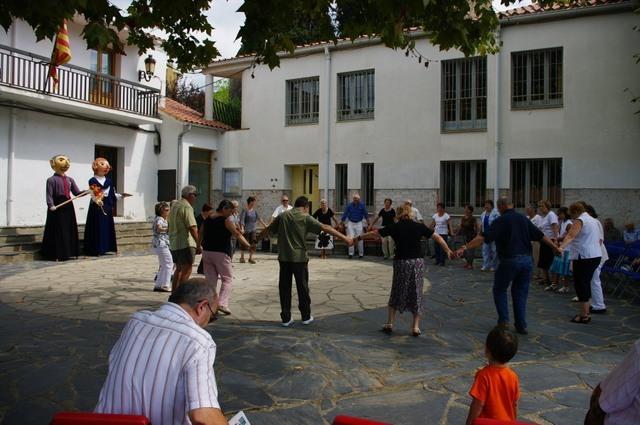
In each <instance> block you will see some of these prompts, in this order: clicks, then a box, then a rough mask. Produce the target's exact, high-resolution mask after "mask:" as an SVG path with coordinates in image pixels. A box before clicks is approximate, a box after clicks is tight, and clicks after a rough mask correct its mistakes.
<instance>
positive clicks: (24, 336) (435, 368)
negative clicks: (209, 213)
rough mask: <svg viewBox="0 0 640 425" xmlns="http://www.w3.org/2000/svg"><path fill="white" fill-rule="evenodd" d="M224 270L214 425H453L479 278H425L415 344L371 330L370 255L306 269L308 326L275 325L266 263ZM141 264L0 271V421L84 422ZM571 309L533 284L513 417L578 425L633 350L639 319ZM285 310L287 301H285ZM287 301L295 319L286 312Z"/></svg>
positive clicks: (614, 309)
mask: <svg viewBox="0 0 640 425" xmlns="http://www.w3.org/2000/svg"><path fill="white" fill-rule="evenodd" d="M257 259H258V264H256V265H250V264H237V263H236V264H235V266H234V267H235V274H236V281H235V287H234V292H233V294H232V303H231V306H230V308H231V309H232V310H233V315H231V316H229V317H223V318H221V319H220V320H219V321H218V322H216V323H215V324H214V325H213V326H211V327H209V328H208V330H209V331H211V332H212V334H213V338H214V340H215V341H216V343H217V345H218V355H217V358H216V363H215V370H216V375H217V378H218V388H219V391H220V398H221V403H222V407H223V409H224V411H225V412H226V413H228V414H231V413H233V412H235V411H237V410H240V409H242V410H244V411H245V412H246V413H247V415H248V417H249V419H250V420H251V423H252V424H253V425H271V424H273V425H275V424H292V425H293V424H295V425H306V424H314V425H315V424H328V423H330V422H331V420H332V419H333V417H334V416H335V415H336V414H352V415H355V416H367V417H371V418H376V419H379V420H384V421H387V422H392V423H394V424H396V425H402V424H424V425H427V424H433V425H447V424H451V425H453V424H461V423H464V420H465V418H466V413H467V407H468V403H469V397H468V395H467V391H468V389H469V387H470V385H471V383H472V381H473V375H474V372H475V370H476V369H477V368H478V367H481V366H482V365H483V363H484V348H483V343H484V338H485V336H486V333H487V332H488V330H489V329H490V328H491V327H492V326H493V325H494V324H495V313H494V308H493V301H492V297H491V282H492V275H491V274H489V273H482V272H480V271H473V272H467V271H465V270H463V269H462V267H461V265H462V263H460V262H452V263H449V264H448V266H447V267H439V268H436V267H433V266H429V268H428V271H427V275H426V276H427V278H428V280H429V282H428V284H427V285H425V290H426V292H427V303H428V304H427V312H426V314H425V316H424V318H423V321H422V329H423V335H422V336H421V337H419V338H413V337H411V336H408V330H409V323H408V319H409V316H407V315H406V314H405V315H404V316H403V317H401V320H400V321H399V322H398V323H397V326H396V332H395V333H394V334H393V335H391V336H388V335H385V334H383V333H382V332H380V331H379V329H380V327H381V325H382V324H383V323H384V322H385V319H386V309H385V307H384V306H385V304H386V301H387V297H388V291H389V287H390V281H391V263H390V262H382V261H381V260H380V259H377V258H374V257H371V258H367V259H365V260H350V261H349V260H346V259H343V258H336V259H330V260H326V261H321V260H319V259H317V258H313V259H312V260H311V262H310V287H311V292H312V293H311V297H312V303H313V307H312V308H313V314H314V316H315V317H316V321H315V322H314V323H313V324H312V325H310V326H304V327H303V326H301V325H300V324H299V319H300V317H299V313H298V314H296V312H295V311H294V319H296V320H297V321H298V323H297V324H296V325H295V326H294V327H293V328H291V329H283V328H281V327H280V326H278V320H279V310H280V308H279V303H278V295H277V261H276V258H275V256H272V255H269V254H262V255H258V256H257ZM156 269H157V260H156V257H155V256H151V255H129V256H122V257H106V258H102V259H99V260H92V259H87V260H79V261H74V262H70V263H65V264H52V263H44V262H32V263H24V264H18V265H11V266H2V268H0V382H2V385H0V422H2V423H4V424H47V423H49V421H50V419H51V416H52V414H53V413H54V412H56V411H60V410H72V409H78V410H91V409H92V408H93V407H94V405H95V402H96V400H97V396H98V393H99V390H100V387H101V386H102V383H103V380H104V377H105V375H106V371H107V357H108V354H109V350H110V349H111V347H112V345H113V344H114V342H115V340H116V339H117V337H118V335H119V333H120V331H121V329H122V327H123V325H124V323H125V322H126V320H127V319H128V317H129V315H130V314H131V313H132V312H134V311H136V310H138V309H143V308H155V307H157V306H158V305H159V304H160V303H161V302H162V301H164V300H166V294H162V293H154V292H152V291H151V288H152V282H151V279H152V277H153V275H154V273H155V270H156ZM570 298H571V296H563V295H557V294H549V293H545V292H543V290H542V287H540V286H536V285H534V286H532V287H531V290H530V296H529V310H528V319H529V331H530V334H529V335H528V336H524V337H522V338H521V340H520V341H521V342H520V349H519V352H518V354H517V355H516V357H515V358H514V361H513V362H512V366H513V368H514V369H515V371H516V372H517V373H518V375H519V376H520V381H521V390H522V398H521V401H520V404H519V417H520V418H522V419H528V420H530V421H533V422H536V423H539V424H558V425H560V424H561V425H573V424H576V425H577V424H582V421H583V418H584V412H585V411H586V407H587V405H588V399H589V395H590V392H591V388H592V387H593V386H595V385H596V384H597V383H598V382H599V380H600V379H601V378H602V377H603V376H604V375H606V373H607V372H608V371H609V370H610V369H611V368H612V367H613V366H614V365H615V364H617V363H618V362H619V361H620V360H621V359H622V357H623V356H624V354H625V353H626V352H627V350H628V348H629V347H630V344H631V343H632V342H633V341H634V340H636V339H637V338H639V337H640V306H638V305H630V304H628V303H626V302H625V301H624V300H619V299H609V300H607V301H608V307H609V314H607V315H604V316H595V317H594V320H593V322H592V323H591V324H590V325H579V324H571V323H569V318H570V317H571V313H573V311H574V308H573V306H572V305H571V302H570ZM294 300H295V297H294ZM295 304H296V303H295V301H294V305H295Z"/></svg>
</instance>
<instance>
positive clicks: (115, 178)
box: [93, 145, 122, 217]
mask: <svg viewBox="0 0 640 425" xmlns="http://www.w3.org/2000/svg"><path fill="white" fill-rule="evenodd" d="M119 149H120V148H114V147H113V146H100V145H96V147H95V149H94V156H93V157H94V158H104V159H106V160H107V161H109V165H111V171H109V174H107V177H109V178H110V179H111V181H112V182H113V187H114V188H115V190H118V189H119V190H121V191H122V187H121V185H120V173H119V172H118V170H119V169H120V168H119V165H120V164H119V162H118V150H119ZM112 190H113V189H112ZM119 193H120V192H119ZM118 209H119V208H118V202H116V204H115V205H114V206H113V215H114V217H115V216H118V215H119V214H118Z"/></svg>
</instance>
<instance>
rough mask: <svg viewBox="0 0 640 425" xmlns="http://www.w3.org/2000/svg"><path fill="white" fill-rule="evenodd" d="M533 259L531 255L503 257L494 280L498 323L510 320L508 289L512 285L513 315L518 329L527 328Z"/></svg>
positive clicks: (494, 298)
mask: <svg viewBox="0 0 640 425" xmlns="http://www.w3.org/2000/svg"><path fill="white" fill-rule="evenodd" d="M532 270H533V261H532V260H531V256H529V255H523V256H518V257H513V258H501V259H500V262H499V264H498V268H497V269H496V274H495V276H494V280H493V302H494V303H495V305H496V312H497V313H498V324H500V323H507V322H509V305H508V302H507V289H509V285H511V299H512V302H513V316H514V319H515V320H514V324H515V326H516V329H526V328H527V319H526V315H527V296H528V295H529V283H530V281H531V272H532Z"/></svg>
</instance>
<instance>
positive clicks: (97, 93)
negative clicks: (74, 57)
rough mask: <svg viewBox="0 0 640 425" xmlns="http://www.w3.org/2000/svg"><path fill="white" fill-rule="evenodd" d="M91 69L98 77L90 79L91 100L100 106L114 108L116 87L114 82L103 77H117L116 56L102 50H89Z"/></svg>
mask: <svg viewBox="0 0 640 425" xmlns="http://www.w3.org/2000/svg"><path fill="white" fill-rule="evenodd" d="M89 54H90V61H89V62H90V68H89V69H91V70H92V71H94V72H96V73H97V74H98V75H91V76H90V77H89V78H90V80H89V85H90V90H91V93H90V100H91V102H93V103H96V104H98V105H103V106H108V107H113V105H114V99H113V98H114V93H113V92H114V86H113V81H112V80H111V79H110V78H108V77H106V78H105V77H104V76H101V75H100V74H104V75H111V76H114V75H115V69H116V68H115V55H114V53H113V52H108V51H102V50H93V49H92V50H89Z"/></svg>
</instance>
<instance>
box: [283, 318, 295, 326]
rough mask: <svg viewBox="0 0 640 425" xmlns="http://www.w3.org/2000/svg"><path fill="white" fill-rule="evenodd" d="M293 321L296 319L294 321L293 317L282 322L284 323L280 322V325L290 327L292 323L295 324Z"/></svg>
mask: <svg viewBox="0 0 640 425" xmlns="http://www.w3.org/2000/svg"><path fill="white" fill-rule="evenodd" d="M293 323H294V321H293V319H291V320H289V321H288V322H282V323H280V326H282V327H283V328H288V327H290V326H291V325H293Z"/></svg>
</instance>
